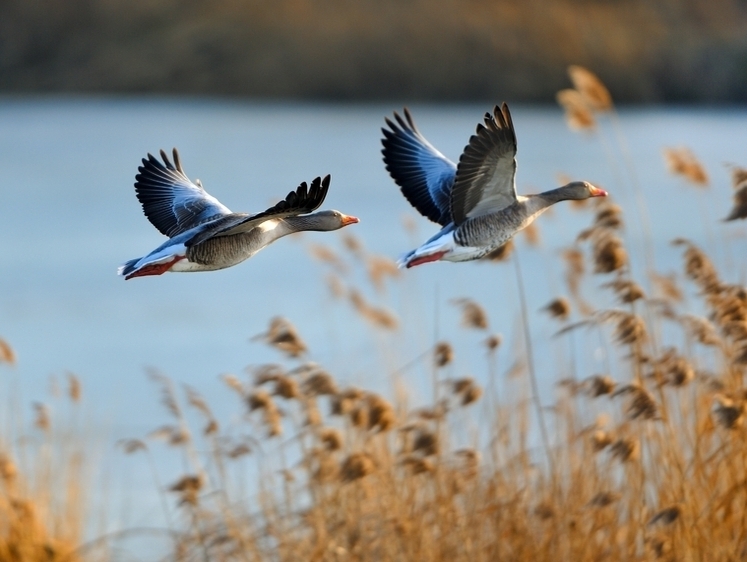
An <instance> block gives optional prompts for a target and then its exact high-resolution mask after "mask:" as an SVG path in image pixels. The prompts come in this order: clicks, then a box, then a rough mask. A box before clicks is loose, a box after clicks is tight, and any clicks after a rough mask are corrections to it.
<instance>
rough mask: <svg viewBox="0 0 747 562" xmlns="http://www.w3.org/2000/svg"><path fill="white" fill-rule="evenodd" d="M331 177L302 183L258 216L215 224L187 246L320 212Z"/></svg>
mask: <svg viewBox="0 0 747 562" xmlns="http://www.w3.org/2000/svg"><path fill="white" fill-rule="evenodd" d="M329 180H330V176H329V175H326V176H324V179H322V178H314V180H313V181H312V182H311V185H310V186H308V185H307V184H306V182H303V183H301V185H299V186H298V187H297V188H296V190H295V191H291V192H290V193H288V195H287V197H286V198H285V199H283V200H282V201H280V202H279V203H277V204H276V205H273V206H272V207H270V208H269V209H267V210H266V211H262V212H261V213H256V214H254V215H247V214H243V213H241V214H239V213H234V214H232V215H228V216H225V217H222V218H219V219H217V220H215V221H213V222H212V223H211V224H210V225H209V227H208V228H206V229H205V230H203V231H201V232H199V233H198V234H196V235H195V236H194V237H193V238H191V239H190V240H189V241H188V242H187V243H186V245H187V246H194V245H196V244H199V243H200V242H203V241H204V240H207V239H208V238H213V237H216V236H233V235H234V234H240V233H242V232H249V231H250V230H252V229H253V228H255V227H256V226H257V225H259V224H260V223H262V222H264V221H266V220H270V219H281V218H284V217H290V216H295V215H305V214H307V213H311V212H312V211H315V210H316V209H318V208H319V207H320V206H321V204H322V203H323V202H324V199H325V198H326V197H327V191H328V190H329Z"/></svg>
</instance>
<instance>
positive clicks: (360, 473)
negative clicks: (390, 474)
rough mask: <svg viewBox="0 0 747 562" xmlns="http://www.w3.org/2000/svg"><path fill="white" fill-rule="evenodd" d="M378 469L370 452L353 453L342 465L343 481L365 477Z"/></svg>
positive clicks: (341, 474) (341, 475) (341, 476)
mask: <svg viewBox="0 0 747 562" xmlns="http://www.w3.org/2000/svg"><path fill="white" fill-rule="evenodd" d="M374 470H376V464H375V463H374V461H373V458H372V457H371V455H369V454H368V453H353V454H352V455H350V456H349V457H347V458H346V459H345V460H344V461H343V462H342V465H341V466H340V478H341V479H342V481H343V482H353V481H354V480H359V479H361V478H365V477H366V476H368V475H369V474H372V473H373V472H374Z"/></svg>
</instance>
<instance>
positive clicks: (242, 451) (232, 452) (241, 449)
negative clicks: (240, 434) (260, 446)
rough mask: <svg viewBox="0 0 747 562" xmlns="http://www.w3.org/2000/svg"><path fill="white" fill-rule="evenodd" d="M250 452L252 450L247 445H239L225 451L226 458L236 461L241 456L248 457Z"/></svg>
mask: <svg viewBox="0 0 747 562" xmlns="http://www.w3.org/2000/svg"><path fill="white" fill-rule="evenodd" d="M251 452H252V448H251V447H250V446H249V445H248V444H247V443H239V444H238V445H235V446H233V447H231V448H230V449H228V450H227V451H226V456H227V457H228V458H229V459H238V458H241V457H243V456H246V455H249V454H251Z"/></svg>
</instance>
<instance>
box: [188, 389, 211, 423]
mask: <svg viewBox="0 0 747 562" xmlns="http://www.w3.org/2000/svg"><path fill="white" fill-rule="evenodd" d="M184 390H185V392H186V393H187V403H188V404H189V405H190V406H192V407H193V408H194V409H195V410H197V411H198V412H200V413H201V414H202V415H203V416H205V417H206V418H208V419H212V417H213V413H212V412H211V411H210V407H209V406H208V404H207V402H205V399H204V398H203V397H202V396H200V393H199V392H197V390H195V389H194V388H192V387H191V386H188V385H184Z"/></svg>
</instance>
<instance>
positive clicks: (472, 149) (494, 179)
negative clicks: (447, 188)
mask: <svg viewBox="0 0 747 562" xmlns="http://www.w3.org/2000/svg"><path fill="white" fill-rule="evenodd" d="M515 176H516V133H515V132H514V125H513V122H512V121H511V114H510V113H509V111H508V105H506V104H505V103H504V104H503V105H502V106H501V108H500V109H499V108H498V106H495V109H494V110H493V115H491V114H490V113H486V114H485V125H483V124H482V123H480V124H479V125H477V132H476V133H475V134H474V135H472V136H471V137H470V139H469V144H468V145H467V147H466V148H465V149H464V152H463V153H462V155H461V157H460V158H459V165H458V166H457V172H456V180H455V182H454V189H453V190H452V192H451V215H452V217H453V219H454V223H455V224H461V223H462V222H464V221H465V220H466V219H468V218H472V217H477V216H481V215H486V214H490V213H495V212H497V211H500V210H501V209H504V208H506V207H508V206H509V205H511V204H512V203H514V202H515V201H516V185H515V183H514V177H515Z"/></svg>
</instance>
